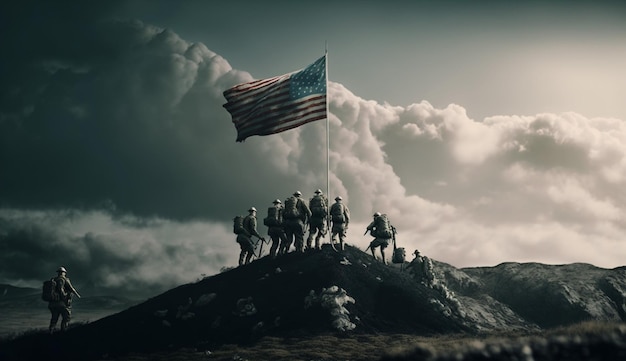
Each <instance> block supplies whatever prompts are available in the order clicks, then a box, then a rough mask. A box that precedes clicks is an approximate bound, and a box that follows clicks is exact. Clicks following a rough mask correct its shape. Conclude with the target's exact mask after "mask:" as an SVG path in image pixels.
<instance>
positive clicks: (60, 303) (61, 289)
mask: <svg viewBox="0 0 626 361" xmlns="http://www.w3.org/2000/svg"><path fill="white" fill-rule="evenodd" d="M66 276H67V270H66V269H65V267H59V268H58V269H57V276H56V277H55V278H53V280H54V282H55V292H56V294H57V295H58V297H57V298H58V300H55V301H50V302H48V309H49V310H50V313H51V315H52V317H51V318H50V327H49V331H50V333H53V332H54V330H55V327H56V325H57V322H58V320H59V316H61V317H62V320H61V331H65V330H67V327H68V326H69V324H70V319H71V317H72V293H73V294H75V295H76V296H78V298H80V295H79V294H78V292H77V291H76V289H75V288H74V286H72V282H70V279H69V278H67V277H66Z"/></svg>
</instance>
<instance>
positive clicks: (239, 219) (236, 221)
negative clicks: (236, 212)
mask: <svg viewBox="0 0 626 361" xmlns="http://www.w3.org/2000/svg"><path fill="white" fill-rule="evenodd" d="M233 233H235V234H245V233H246V230H245V229H244V228H243V216H235V218H233Z"/></svg>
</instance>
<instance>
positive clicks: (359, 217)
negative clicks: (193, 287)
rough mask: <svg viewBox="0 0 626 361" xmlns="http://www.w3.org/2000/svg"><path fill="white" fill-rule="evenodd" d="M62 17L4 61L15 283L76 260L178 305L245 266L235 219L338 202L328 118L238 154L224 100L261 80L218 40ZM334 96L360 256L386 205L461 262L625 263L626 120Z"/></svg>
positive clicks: (408, 231) (0, 182)
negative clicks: (165, 292)
mask: <svg viewBox="0 0 626 361" xmlns="http://www.w3.org/2000/svg"><path fill="white" fill-rule="evenodd" d="M103 13H106V12H103ZM48 15H49V16H50V18H48V17H46V18H45V19H46V21H45V22H44V23H45V24H47V25H50V26H45V27H44V26H43V25H42V24H40V27H37V28H35V29H33V30H31V31H28V32H27V33H25V34H24V35H23V39H22V40H23V41H22V42H19V43H18V42H17V41H13V42H11V43H8V44H6V45H7V47H6V48H7V49H10V50H11V51H10V52H9V54H10V56H9V57H8V58H6V59H4V60H3V61H2V62H3V66H2V70H1V71H2V76H3V79H4V80H3V82H2V84H0V94H2V95H1V96H0V164H2V171H1V173H0V249H1V250H2V252H1V255H0V257H1V258H2V259H1V261H2V266H1V267H0V282H7V283H18V284H33V283H35V282H38V280H40V279H42V278H45V277H47V275H48V274H50V273H51V272H53V271H54V270H55V269H56V267H57V266H59V265H65V266H66V267H68V269H69V270H70V273H71V275H72V278H73V280H75V281H74V283H75V284H76V285H77V286H82V287H86V288H91V289H93V290H94V292H96V291H98V290H100V289H104V290H125V291H128V292H130V290H137V289H143V290H144V291H145V292H146V293H154V292H158V291H159V290H162V289H165V288H166V287H172V286H175V285H177V284H180V283H185V282H191V281H193V280H194V279H195V278H197V277H199V276H200V275H201V274H213V273H216V272H219V270H220V269H221V268H222V267H225V266H232V265H234V264H235V263H236V257H237V253H238V246H237V245H236V243H235V242H234V237H233V235H232V234H231V232H230V228H231V219H232V217H233V216H234V215H235V214H243V213H245V210H246V209H248V207H250V206H252V205H254V206H256V207H257V208H258V209H260V210H261V211H260V212H259V215H260V217H263V216H264V213H265V212H264V209H265V207H266V206H269V205H270V204H271V202H272V200H274V199H276V198H280V199H284V198H285V197H287V196H289V195H290V194H291V193H293V192H294V191H295V190H301V191H302V192H303V193H304V194H305V195H306V196H311V195H312V194H313V191H314V190H315V189H317V188H321V189H324V190H325V189H326V168H327V164H326V128H325V122H316V123H312V124H308V125H305V126H303V127H300V128H297V129H294V130H291V131H288V132H284V133H281V134H277V135H272V136H266V137H252V138H249V139H248V140H247V141H246V142H244V143H242V144H240V143H236V142H235V138H236V131H235V128H234V126H233V125H232V122H231V119H230V115H229V114H228V112H226V111H225V110H224V108H223V107H222V105H223V104H224V102H225V100H224V98H223V96H222V92H223V91H224V90H225V89H227V88H228V87H231V86H233V85H235V84H238V83H241V82H245V81H249V80H252V79H253V77H252V76H251V75H250V74H249V73H248V72H246V71H243V70H237V69H233V68H232V67H231V65H230V64H229V62H228V61H227V60H226V59H224V58H223V57H222V56H220V55H219V54H217V53H216V52H214V51H211V50H210V44H208V46H207V45H204V44H202V43H199V42H196V43H194V42H189V41H186V40H184V39H182V38H181V37H180V36H179V35H177V34H176V33H175V32H173V31H171V30H168V29H163V28H159V27H157V26H153V25H150V24H146V23H143V22H141V21H137V20H132V21H131V20H114V19H113V20H112V19H106V20H102V19H100V18H98V19H92V18H88V19H84V21H81V22H79V23H77V24H74V26H72V25H71V24H70V25H67V24H65V25H63V26H61V25H59V24H57V23H56V21H55V18H54V16H53V15H50V14H48ZM56 20H58V19H56ZM96 20H97V21H96ZM52 25H54V26H52ZM57 25H58V26H57ZM44 29H45V31H44ZM24 43H28V44H30V47H29V48H28V49H27V50H26V51H24V52H20V51H18V49H19V48H23V44H24ZM313 60H314V59H311V61H313ZM306 65H308V64H294V68H293V69H285V73H286V72H289V71H292V70H297V69H298V68H299V67H304V66H306ZM277 75H278V74H277ZM328 91H329V99H330V104H329V108H330V113H331V114H330V117H329V126H330V129H329V131H330V148H329V150H330V153H329V159H330V162H329V164H328V167H329V170H330V173H329V175H330V194H329V197H330V198H331V199H332V198H334V197H335V196H337V195H341V196H342V197H343V198H344V199H345V200H346V203H347V205H348V206H349V207H350V210H351V213H352V217H353V222H352V223H351V226H350V230H349V233H348V236H349V238H348V242H349V243H350V244H353V245H357V246H360V247H362V248H363V249H364V248H365V247H366V246H367V244H368V242H369V239H368V237H367V236H362V232H363V231H364V230H365V226H366V225H367V224H368V223H369V221H370V219H371V215H372V213H374V212H376V211H380V212H383V213H387V214H388V215H389V217H390V219H391V221H392V222H393V223H394V224H395V226H396V227H397V228H398V230H399V234H398V242H399V243H400V246H403V247H406V248H407V249H409V250H412V249H415V248H419V249H420V250H421V251H422V253H424V254H426V255H428V256H430V257H433V258H435V259H437V260H441V261H444V262H448V263H451V264H452V265H454V266H457V267H464V266H477V265H495V264H497V263H500V262H504V261H519V262H525V261H534V262H545V263H571V262H587V263H592V264H595V265H597V266H601V267H616V266H619V265H623V264H624V263H623V260H624V259H626V247H623V245H622V243H621V242H622V235H623V234H624V224H623V222H622V219H623V216H624V214H623V213H624V209H625V207H626V197H624V196H622V195H621V192H620V190H621V189H623V187H624V185H625V183H626V179H625V176H624V174H626V172H625V171H626V169H625V167H626V161H625V158H624V156H625V155H626V127H625V126H624V122H623V120H621V119H615V118H586V117H585V116H584V115H581V114H577V113H572V112H564V113H560V114H549V113H540V114H534V115H495V116H491V117H487V118H485V119H482V120H474V119H471V118H470V117H469V116H468V115H467V111H466V109H465V108H463V107H462V106H461V105H457V104H450V105H448V106H446V107H444V108H436V107H434V106H433V105H431V104H430V103H429V102H428V101H421V102H419V103H414V104H411V105H408V106H406V107H401V106H394V105H391V104H388V103H380V102H377V101H374V100H366V99H363V98H361V97H359V96H358V95H356V94H353V93H352V92H351V91H350V90H349V89H347V88H346V87H345V86H344V85H342V84H339V83H336V82H332V81H331V82H330V83H329V90H328ZM260 228H261V229H260V230H261V231H262V233H263V231H265V229H264V227H260Z"/></svg>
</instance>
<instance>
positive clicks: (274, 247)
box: [270, 234, 280, 258]
mask: <svg viewBox="0 0 626 361" xmlns="http://www.w3.org/2000/svg"><path fill="white" fill-rule="evenodd" d="M270 238H271V239H272V246H271V247H270V257H272V258H274V257H276V251H277V250H278V246H279V245H280V238H279V237H278V234H271V235H270Z"/></svg>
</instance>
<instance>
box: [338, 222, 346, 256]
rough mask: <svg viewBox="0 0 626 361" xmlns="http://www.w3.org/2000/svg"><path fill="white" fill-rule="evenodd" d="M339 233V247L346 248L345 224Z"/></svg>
mask: <svg viewBox="0 0 626 361" xmlns="http://www.w3.org/2000/svg"><path fill="white" fill-rule="evenodd" d="M338 234H339V248H340V249H341V250H342V251H343V250H344V249H345V248H344V243H345V242H344V241H345V238H346V227H345V225H343V224H342V225H341V230H340V231H339V233H338Z"/></svg>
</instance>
